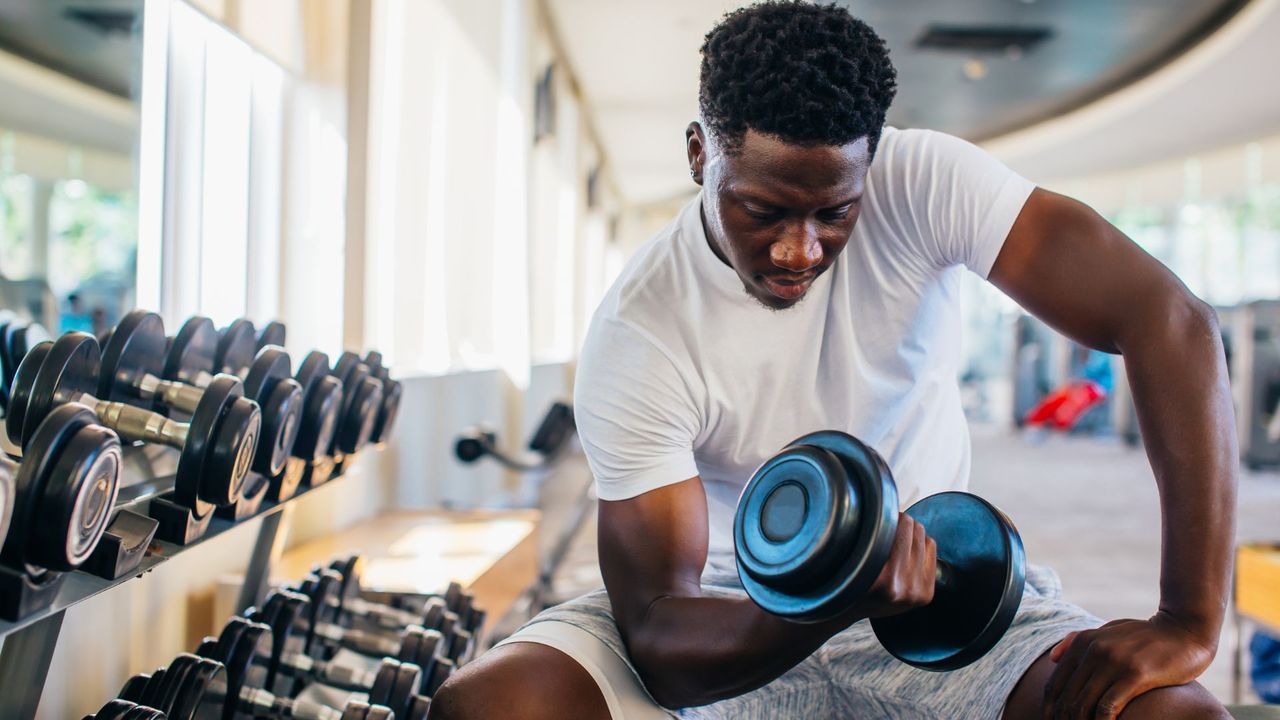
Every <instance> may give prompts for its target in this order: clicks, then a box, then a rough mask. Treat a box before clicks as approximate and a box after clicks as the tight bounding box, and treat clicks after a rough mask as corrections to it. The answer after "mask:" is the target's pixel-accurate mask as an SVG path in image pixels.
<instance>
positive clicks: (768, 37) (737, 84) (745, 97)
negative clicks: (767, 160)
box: [698, 0, 898, 153]
mask: <svg viewBox="0 0 1280 720" xmlns="http://www.w3.org/2000/svg"><path fill="white" fill-rule="evenodd" d="M897 89H898V81H897V72H896V71H895V70H894V69H893V63H891V62H890V61H889V49H888V48H887V47H886V46H885V43H884V40H882V39H881V38H880V36H879V35H877V34H876V33H875V31H874V30H872V29H871V27H870V26H868V25H867V24H866V23H864V22H862V21H861V20H858V19H857V18H855V17H853V16H852V15H851V14H849V11H848V10H847V9H845V8H843V7H840V6H839V5H834V4H832V5H817V4H812V3H809V2H803V1H795V0H766V2H761V3H759V4H756V5H751V6H748V7H744V8H741V9H738V10H735V11H733V12H731V13H729V14H728V15H725V16H724V18H723V19H722V20H721V21H720V23H719V24H718V25H716V26H715V27H714V28H713V29H712V30H711V32H709V33H707V37H706V41H705V42H704V43H703V45H702V79H701V84H700V87H699V90H698V105H699V110H700V112H701V115H702V121H703V123H704V124H705V125H706V126H707V127H708V128H709V129H710V130H711V132H712V133H714V134H715V136H716V138H717V139H718V140H719V141H720V143H721V145H722V146H724V147H725V150H726V151H727V152H730V153H732V152H735V151H736V150H738V149H740V148H741V144H742V139H743V137H744V136H745V135H746V132H747V130H748V129H752V130H755V131H756V132H761V133H765V134H768V135H773V136H776V137H778V138H781V139H782V140H784V141H786V142H791V143H797V144H801V145H846V144H848V143H851V142H854V141H856V140H858V139H859V138H863V137H866V138H868V139H869V142H870V150H871V152H872V153H874V152H875V149H876V144H877V143H878V141H879V139H880V131H881V130H882V129H883V128H884V122H885V114H886V113H887V112H888V110H889V105H890V104H891V103H892V102H893V97H894V95H895V94H896V93H897Z"/></svg>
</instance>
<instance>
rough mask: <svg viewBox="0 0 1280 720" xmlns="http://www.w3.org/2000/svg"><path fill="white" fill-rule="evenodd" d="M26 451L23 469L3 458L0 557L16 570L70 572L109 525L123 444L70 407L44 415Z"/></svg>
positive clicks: (0, 469)
mask: <svg viewBox="0 0 1280 720" xmlns="http://www.w3.org/2000/svg"><path fill="white" fill-rule="evenodd" d="M12 419H13V418H11V420H12ZM24 447H25V449H24V453H23V459H22V462H20V463H17V462H14V461H12V460H9V459H8V458H7V457H5V456H4V455H2V454H0V494H3V495H4V497H3V498H2V499H0V505H3V508H0V512H3V516H0V540H2V541H3V543H4V547H3V550H0V557H3V559H4V561H5V562H6V563H7V564H9V565H11V566H13V567H19V568H20V567H24V566H25V567H28V568H30V567H31V566H35V567H40V568H46V569H49V570H54V571H59V572H64V571H70V570H74V569H75V568H77V567H79V566H80V565H81V564H82V563H84V561H85V560H87V559H89V556H90V555H91V554H92V553H93V550H94V548H96V547H97V546H98V541H99V540H100V539H102V533H103V531H104V530H106V528H107V523H108V522H109V521H110V519H111V508H112V505H114V504H115V500H116V493H117V491H118V489H119V487H120V466H121V457H120V440H119V438H117V437H116V434H115V433H114V432H112V431H111V430H108V429H107V428H105V427H103V426H101V425H99V424H98V417H97V416H96V415H94V414H93V411H91V410H89V409H88V408H86V407H84V406H83V405H79V404H76V403H71V404H67V405H62V406H60V407H58V408H55V409H54V410H53V411H52V412H49V413H48V415H47V416H46V417H45V418H44V419H43V420H42V421H41V422H40V423H39V425H38V426H37V427H36V428H35V430H34V431H33V432H32V434H31V437H30V438H28V441H27V442H26V443H25V445H24Z"/></svg>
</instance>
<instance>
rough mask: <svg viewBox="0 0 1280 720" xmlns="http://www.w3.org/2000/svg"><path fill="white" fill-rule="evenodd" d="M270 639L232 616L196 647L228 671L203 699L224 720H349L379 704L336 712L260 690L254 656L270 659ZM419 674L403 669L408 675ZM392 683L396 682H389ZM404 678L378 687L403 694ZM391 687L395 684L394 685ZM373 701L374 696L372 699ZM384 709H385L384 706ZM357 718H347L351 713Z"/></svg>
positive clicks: (261, 677)
mask: <svg viewBox="0 0 1280 720" xmlns="http://www.w3.org/2000/svg"><path fill="white" fill-rule="evenodd" d="M273 644H274V641H273V638H272V634H271V628H270V627H268V626H266V625H263V624H262V623H254V622H249V621H248V620H245V619H244V618H232V619H231V621H230V622H228V623H227V625H226V627H224V628H223V629H222V633H221V634H220V635H219V636H218V637H217V638H216V639H215V638H205V640H204V642H202V643H201V644H200V649H199V650H198V651H197V655H199V656H201V657H204V658H207V659H209V660H216V661H218V662H220V663H221V664H222V665H223V667H225V669H226V675H225V681H224V682H223V683H215V684H211V685H210V686H209V687H207V688H206V689H205V693H204V694H205V695H206V697H211V698H212V699H214V700H215V701H216V700H218V699H220V700H221V702H222V706H223V712H224V714H223V716H222V717H223V719H224V720H241V719H242V718H243V719H245V720H247V719H248V718H300V719H301V720H347V719H348V718H349V717H369V716H368V715H367V713H368V709H369V708H370V707H371V706H377V705H378V704H377V703H370V702H367V701H366V700H363V699H352V700H350V701H348V702H347V703H346V704H345V706H344V709H342V710H338V709H335V708H332V707H329V706H327V705H322V704H320V703H315V702H310V701H307V700H300V699H289V698H284V697H280V696H278V695H275V694H273V693H271V692H269V691H268V690H266V689H265V688H264V685H263V683H264V681H265V680H266V677H267V670H266V668H265V667H263V666H262V665H261V663H259V662H255V659H256V658H260V657H262V656H269V655H270V653H271V649H272V647H273ZM415 671H417V669H416V668H408V669H406V675H408V674H410V673H413V672H415ZM392 679H393V681H394V680H396V679H398V678H392ZM410 679H412V680H416V678H407V679H406V680H405V681H403V682H402V686H401V687H400V688H396V687H390V688H385V689H384V688H382V687H380V688H378V691H379V692H382V693H383V694H384V695H388V696H389V695H390V694H391V693H392V692H394V691H396V690H400V691H402V692H403V689H404V687H405V686H408V684H409V683H408V680H410ZM393 684H394V683H393ZM370 699H372V697H370ZM382 707H384V708H386V706H382ZM353 711H354V712H359V713H362V714H359V715H348V713H351V712H353ZM380 717H384V718H392V717H394V713H393V711H392V710H391V708H386V709H385V713H384V714H383V713H382V711H380Z"/></svg>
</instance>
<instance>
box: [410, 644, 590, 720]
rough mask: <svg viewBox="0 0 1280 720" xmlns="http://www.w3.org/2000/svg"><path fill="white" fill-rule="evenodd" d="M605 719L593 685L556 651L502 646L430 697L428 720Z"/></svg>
mask: <svg viewBox="0 0 1280 720" xmlns="http://www.w3.org/2000/svg"><path fill="white" fill-rule="evenodd" d="M495 717H501V718H511V719H512V720H555V719H559V718H565V717H574V718H584V719H585V720H609V711H608V706H607V705H606V704H605V702H604V696H603V695H602V694H601V693H600V688H599V687H598V686H597V685H596V684H595V681H594V680H593V679H592V678H591V676H590V675H589V674H588V673H587V671H586V670H584V669H583V668H582V667H581V666H580V665H578V664H577V663H576V662H574V661H573V660H571V659H570V658H569V657H568V656H566V655H564V654H563V653H561V652H560V651H559V650H554V649H552V648H550V647H547V646H545V645H536V644H533V643H517V644H514V645H505V646H503V647H501V648H497V649H496V650H493V651H490V652H489V653H486V654H485V655H484V656H482V657H481V658H479V659H478V660H476V661H475V662H472V663H469V664H468V665H466V666H465V667H463V668H462V669H460V670H459V671H458V672H456V673H454V674H453V675H452V676H451V677H450V678H449V679H448V680H447V681H445V683H444V685H442V686H441V687H440V689H439V690H438V691H436V694H435V695H434V696H433V697H432V698H431V713H430V715H429V719H430V720H482V719H483V720H488V719H489V718H495Z"/></svg>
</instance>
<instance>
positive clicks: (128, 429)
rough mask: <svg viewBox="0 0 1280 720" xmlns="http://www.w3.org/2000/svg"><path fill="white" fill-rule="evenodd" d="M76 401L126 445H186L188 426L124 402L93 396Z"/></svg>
mask: <svg viewBox="0 0 1280 720" xmlns="http://www.w3.org/2000/svg"><path fill="white" fill-rule="evenodd" d="M76 401H77V402H80V403H84V404H85V405H88V406H89V407H90V408H91V409H92V410H93V411H94V412H95V413H97V414H98V419H99V420H100V421H101V422H102V424H103V425H105V426H106V427H109V428H111V429H112V430H115V431H116V433H117V434H118V435H120V438H121V439H123V440H126V441H129V442H146V443H158V444H160V445H168V446H169V447H176V448H181V447H184V446H185V445H186V444H187V433H188V431H189V430H190V429H191V426H190V425H188V424H186V423H180V422H175V421H173V420H170V419H169V418H167V417H165V416H163V415H161V414H160V413H154V412H151V411H150V410H144V409H142V408H139V407H134V406H132V405H128V404H126V403H118V402H107V401H105V400H99V399H97V398H95V397H93V396H92V395H81V396H80V397H78V398H76Z"/></svg>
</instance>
